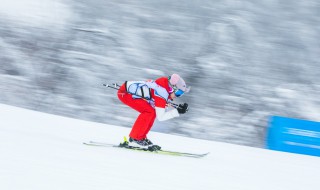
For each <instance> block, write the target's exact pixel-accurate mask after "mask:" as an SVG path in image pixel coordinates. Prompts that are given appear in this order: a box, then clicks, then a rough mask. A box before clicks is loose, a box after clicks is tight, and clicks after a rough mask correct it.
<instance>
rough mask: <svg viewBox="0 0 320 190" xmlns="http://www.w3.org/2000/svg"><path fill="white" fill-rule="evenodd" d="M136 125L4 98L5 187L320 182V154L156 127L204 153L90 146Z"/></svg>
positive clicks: (0, 118)
mask: <svg viewBox="0 0 320 190" xmlns="http://www.w3.org/2000/svg"><path fill="white" fill-rule="evenodd" d="M128 132H129V129H128V128H124V127H120V126H112V125H105V124H99V123H93V122H88V121H82V120H76V119H71V118H66V117H61V116H55V115H49V114H44V113H40V112H35V111H30V110H26V109H21V108H17V107H12V106H7V105H3V104H0V140H1V143H0V150H1V153H0V189H1V190H44V189H45V190H65V189H66V190H71V189H75V190H82V189H83V190H89V189H90V190H102V189H103V190H106V189H111V190H128V189H141V190H143V189H149V190H166V189H172V190H177V189H183V190H188V189H190V190H191V189H192V190H194V189H201V190H204V189H210V190H214V189H215V190H217V189H219V190H224V189H226V190H230V189H237V190H257V189H259V190H263V189H272V190H301V189H308V190H310V189H318V188H319V186H320V182H319V179H320V158H318V157H312V156H305V155H296V154H290V153H282V152H275V151H270V150H264V149H258V148H252V147H245V146H239V145H231V144H226V143H218V142H212V141H204V140H197V139H191V138H185V137H179V136H173V135H167V134H161V133H155V132H151V134H150V135H149V137H150V138H151V139H152V140H153V141H154V142H158V143H159V144H160V145H162V147H163V148H164V149H171V150H179V151H189V152H206V151H210V152H211V153H210V154H209V155H208V156H207V157H205V158H201V159H196V158H182V157H174V156H167V155H156V154H149V153H144V152H134V151H128V150H122V149H116V148H105V147H90V146H85V145H83V144H82V142H84V141H88V140H96V141H103V142H108V143H118V142H119V141H120V140H122V137H123V135H126V134H128Z"/></svg>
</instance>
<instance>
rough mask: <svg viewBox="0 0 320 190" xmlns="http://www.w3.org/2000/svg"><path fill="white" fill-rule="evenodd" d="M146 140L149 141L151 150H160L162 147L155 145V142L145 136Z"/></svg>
mask: <svg viewBox="0 0 320 190" xmlns="http://www.w3.org/2000/svg"><path fill="white" fill-rule="evenodd" d="M144 140H145V141H146V142H147V143H148V145H149V150H150V151H158V150H161V147H160V146H158V145H154V144H153V143H152V142H151V140H150V139H148V138H145V139H144Z"/></svg>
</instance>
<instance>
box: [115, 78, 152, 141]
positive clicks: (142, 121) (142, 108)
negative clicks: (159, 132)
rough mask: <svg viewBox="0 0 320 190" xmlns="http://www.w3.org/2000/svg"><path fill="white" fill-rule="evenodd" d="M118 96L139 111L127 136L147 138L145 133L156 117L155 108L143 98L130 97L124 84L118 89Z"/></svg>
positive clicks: (139, 138) (138, 138)
mask: <svg viewBox="0 0 320 190" xmlns="http://www.w3.org/2000/svg"><path fill="white" fill-rule="evenodd" d="M118 98H119V100H120V101H121V102H123V103H124V104H126V105H128V106H129V107H131V108H133V109H135V110H136V111H138V112H139V113H140V115H139V116H138V118H137V120H136V121H135V123H134V124H133V127H132V129H131V132H130V134H129V136H130V137H131V138H133V139H136V140H142V139H144V138H147V134H148V132H149V131H150V129H151V127H152V125H153V123H154V120H155V119H156V111H155V109H154V108H153V107H152V106H151V105H150V104H149V103H148V102H147V101H146V100H144V99H141V98H139V99H134V98H132V95H131V94H129V93H126V88H125V85H124V84H123V85H122V86H121V87H120V89H119V90H118Z"/></svg>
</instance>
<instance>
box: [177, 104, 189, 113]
mask: <svg viewBox="0 0 320 190" xmlns="http://www.w3.org/2000/svg"><path fill="white" fill-rule="evenodd" d="M177 110H178V112H179V114H184V113H186V112H187V111H188V110H189V106H188V104H187V103H184V104H179V106H178V108H177Z"/></svg>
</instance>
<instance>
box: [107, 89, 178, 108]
mask: <svg viewBox="0 0 320 190" xmlns="http://www.w3.org/2000/svg"><path fill="white" fill-rule="evenodd" d="M103 86H105V87H107V88H112V89H115V90H119V88H120V85H119V84H117V83H112V85H109V84H103ZM127 93H129V94H131V95H135V96H138V97H139V98H142V99H145V100H149V99H147V98H145V97H142V96H139V95H136V94H133V93H130V92H127ZM168 104H169V105H170V106H172V107H174V108H178V107H179V104H175V103H173V102H171V101H170V102H168Z"/></svg>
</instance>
